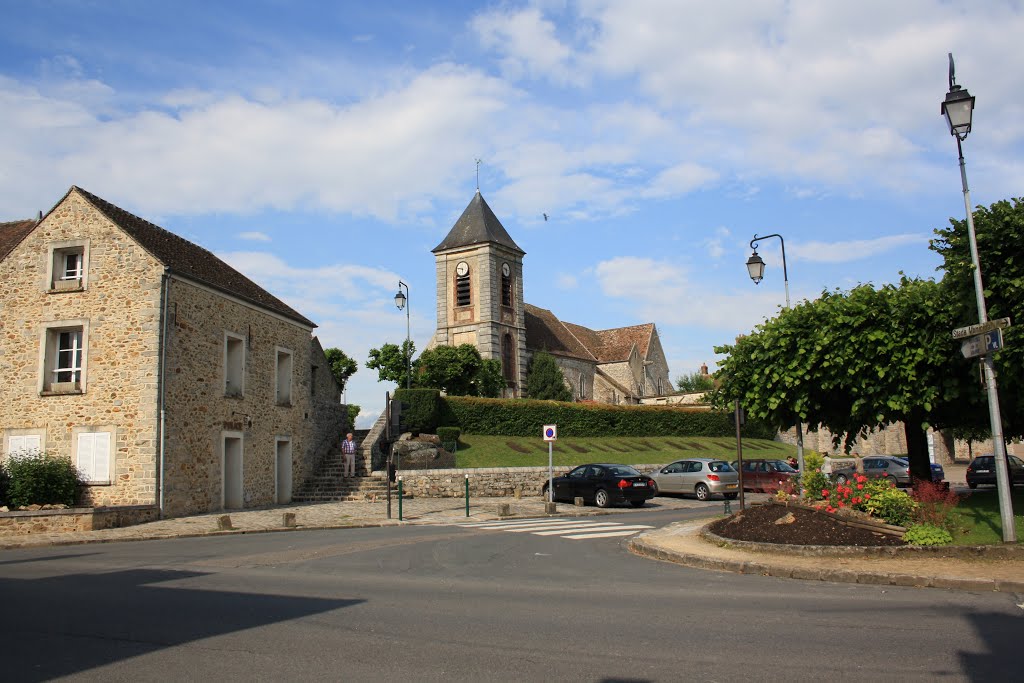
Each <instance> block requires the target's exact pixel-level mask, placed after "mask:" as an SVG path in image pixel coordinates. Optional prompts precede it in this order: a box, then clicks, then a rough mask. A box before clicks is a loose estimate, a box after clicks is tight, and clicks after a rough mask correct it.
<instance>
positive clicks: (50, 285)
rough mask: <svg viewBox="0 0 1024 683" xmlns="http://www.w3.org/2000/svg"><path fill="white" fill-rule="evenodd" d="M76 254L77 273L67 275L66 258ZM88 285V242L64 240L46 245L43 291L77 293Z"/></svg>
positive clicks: (84, 240) (85, 240)
mask: <svg viewBox="0 0 1024 683" xmlns="http://www.w3.org/2000/svg"><path fill="white" fill-rule="evenodd" d="M70 254H78V255H79V256H80V260H79V263H78V271H77V272H76V273H72V274H70V275H69V274H68V272H67V269H66V266H67V257H68V256H69V255H70ZM88 285H89V240H87V239H80V240H64V241H60V242H51V243H50V244H48V245H47V259H46V281H45V282H44V283H43V289H45V290H46V291H49V292H67V291H72V292H74V291H79V290H82V289H85V288H86V287H88Z"/></svg>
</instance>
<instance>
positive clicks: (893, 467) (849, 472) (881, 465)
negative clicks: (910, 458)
mask: <svg viewBox="0 0 1024 683" xmlns="http://www.w3.org/2000/svg"><path fill="white" fill-rule="evenodd" d="M861 464H862V466H863V467H864V476H866V477H868V478H869V479H886V480H888V481H891V482H892V483H894V484H896V485H897V486H910V463H909V462H907V461H906V460H904V459H903V458H896V457H893V456H891V455H870V456H866V457H865V458H864V459H863V460H862V461H861ZM856 471H857V470H856V469H855V468H853V467H848V468H844V469H842V470H836V471H834V472H833V473H832V478H833V479H835V481H836V483H838V484H845V483H846V482H848V481H849V480H850V479H852V478H853V475H854V473H855V472H856Z"/></svg>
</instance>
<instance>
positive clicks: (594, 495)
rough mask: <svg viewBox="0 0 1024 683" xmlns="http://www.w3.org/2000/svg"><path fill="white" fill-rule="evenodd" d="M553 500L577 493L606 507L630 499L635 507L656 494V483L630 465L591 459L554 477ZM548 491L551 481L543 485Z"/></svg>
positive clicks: (544, 489) (576, 494)
mask: <svg viewBox="0 0 1024 683" xmlns="http://www.w3.org/2000/svg"><path fill="white" fill-rule="evenodd" d="M554 487H555V488H554V496H553V498H554V500H564V501H572V500H574V499H575V498H577V497H581V498H583V500H584V502H587V503H595V504H596V505H597V506H598V507H602V508H606V507H609V506H611V505H613V504H615V503H629V504H630V505H632V506H633V507H635V508H638V507H641V506H642V505H643V504H644V503H645V502H647V501H648V500H650V499H651V498H654V495H655V493H656V492H657V490H658V489H657V486H656V485H655V483H654V480H653V479H651V478H650V477H648V476H647V475H644V474H640V472H638V471H637V470H635V469H634V468H632V467H630V466H629V465H616V464H611V463H591V464H587V465H580V466H579V467H576V468H573V469H572V470H570V471H569V472H566V473H565V474H563V475H562V476H560V477H555V478H554ZM542 493H543V495H544V496H547V494H548V485H547V483H545V484H544V487H543V489H542Z"/></svg>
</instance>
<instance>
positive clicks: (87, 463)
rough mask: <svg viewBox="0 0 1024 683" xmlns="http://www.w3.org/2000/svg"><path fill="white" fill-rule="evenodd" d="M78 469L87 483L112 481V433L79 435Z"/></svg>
mask: <svg viewBox="0 0 1024 683" xmlns="http://www.w3.org/2000/svg"><path fill="white" fill-rule="evenodd" d="M78 469H79V470H81V471H82V474H83V475H84V476H85V479H86V481H110V432H89V433H85V434H79V435H78Z"/></svg>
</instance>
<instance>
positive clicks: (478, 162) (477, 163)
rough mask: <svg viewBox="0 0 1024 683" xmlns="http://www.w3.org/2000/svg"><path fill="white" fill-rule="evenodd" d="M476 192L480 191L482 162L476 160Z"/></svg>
mask: <svg viewBox="0 0 1024 683" xmlns="http://www.w3.org/2000/svg"><path fill="white" fill-rule="evenodd" d="M476 191H477V192H479V191H480V160H479V159H477V160H476Z"/></svg>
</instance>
